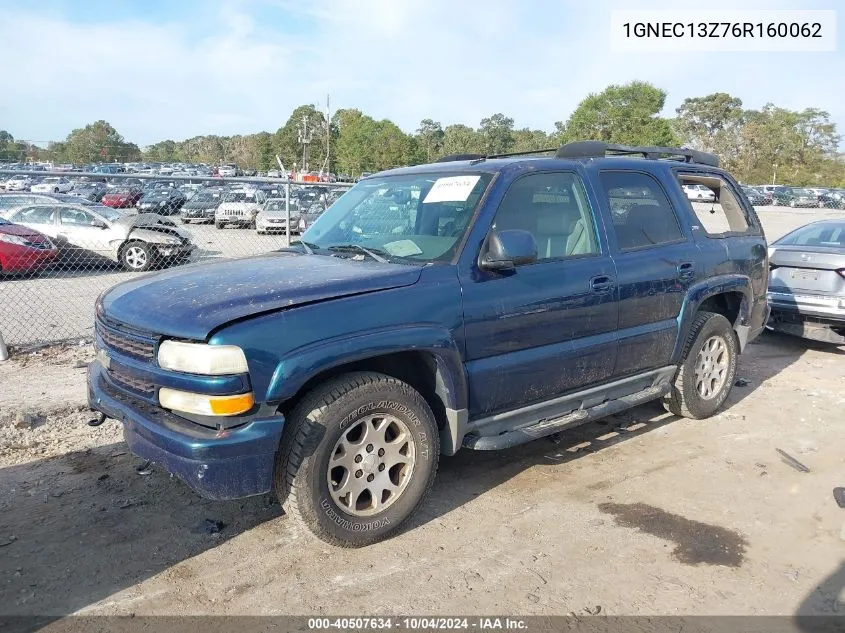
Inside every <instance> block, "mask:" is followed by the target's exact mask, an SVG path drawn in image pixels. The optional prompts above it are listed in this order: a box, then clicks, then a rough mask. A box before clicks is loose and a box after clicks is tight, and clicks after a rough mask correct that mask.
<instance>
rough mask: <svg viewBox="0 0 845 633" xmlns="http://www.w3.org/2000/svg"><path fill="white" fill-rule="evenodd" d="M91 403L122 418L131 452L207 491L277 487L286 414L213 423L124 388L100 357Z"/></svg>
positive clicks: (224, 493) (215, 495) (223, 495)
mask: <svg viewBox="0 0 845 633" xmlns="http://www.w3.org/2000/svg"><path fill="white" fill-rule="evenodd" d="M88 405H89V406H90V407H91V408H92V409H93V410H95V411H99V412H101V413H103V414H104V415H105V416H106V417H109V418H112V419H114V420H118V421H120V422H122V423H123V437H124V439H125V440H126V443H127V444H128V445H129V449H130V450H131V451H132V453H134V454H135V455H137V456H138V457H141V458H143V459H148V460H150V461H152V462H155V463H157V464H159V465H161V466H163V467H164V468H165V469H166V470H167V471H168V472H170V473H172V474H173V475H176V476H177V477H179V478H180V479H182V480H183V481H184V482H185V483H187V484H188V486H190V487H191V488H193V489H194V490H195V491H196V492H197V493H199V494H200V495H202V496H203V497H206V498H208V499H239V498H241V497H248V496H251V495H257V494H263V493H266V492H269V491H270V490H271V489H272V487H273V468H274V465H275V461H276V452H277V450H278V448H279V441H280V439H281V435H282V429H283V427H284V417H283V416H281V415H277V416H273V417H268V418H259V419H254V420H252V421H251V422H248V423H246V424H244V425H243V426H239V427H235V428H232V429H224V430H217V429H212V428H208V427H205V426H202V425H199V424H196V423H194V422H190V421H189V420H186V419H184V418H182V417H180V416H178V415H175V414H173V413H171V412H170V411H167V410H165V409H161V408H159V407H156V406H153V405H151V404H149V403H147V402H144V401H142V400H139V399H136V398H133V397H132V396H130V395H128V394H126V393H125V392H122V391H121V390H120V389H118V388H117V387H116V386H115V385H114V384H113V383H112V382H111V381H110V380H109V378H108V372H107V371H106V369H105V367H103V365H102V364H101V363H100V361H94V362H93V363H91V364H90V365H89V367H88Z"/></svg>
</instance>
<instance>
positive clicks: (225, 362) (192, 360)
mask: <svg viewBox="0 0 845 633" xmlns="http://www.w3.org/2000/svg"><path fill="white" fill-rule="evenodd" d="M158 364H159V365H160V366H161V367H162V368H164V369H172V370H173V371H181V372H186V373H189V374H202V375H204V376H220V375H224V374H245V373H247V372H248V371H249V367H248V366H247V363H246V356H244V352H243V350H242V349H241V348H240V347H237V346H235V345H206V344H204V343H183V342H181V341H164V342H163V343H162V344H161V345H159V348H158Z"/></svg>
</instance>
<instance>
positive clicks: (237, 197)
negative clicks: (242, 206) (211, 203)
mask: <svg viewBox="0 0 845 633" xmlns="http://www.w3.org/2000/svg"><path fill="white" fill-rule="evenodd" d="M223 202H255V194H254V193H246V192H243V191H230V192H229V193H227V194H226V195H224V196H223Z"/></svg>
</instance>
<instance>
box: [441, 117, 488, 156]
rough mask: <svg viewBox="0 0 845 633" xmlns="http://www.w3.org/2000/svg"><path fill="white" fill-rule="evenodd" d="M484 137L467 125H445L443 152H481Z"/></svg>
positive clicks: (482, 150)
mask: <svg viewBox="0 0 845 633" xmlns="http://www.w3.org/2000/svg"><path fill="white" fill-rule="evenodd" d="M484 151H485V150H484V139H483V138H482V137H481V135H480V134H479V133H478V132H476V131H475V130H473V129H472V128H471V127H469V126H467V125H461V124H459V123H458V124H455V125H447V126H446V129H444V130H443V153H444V154H483V153H484Z"/></svg>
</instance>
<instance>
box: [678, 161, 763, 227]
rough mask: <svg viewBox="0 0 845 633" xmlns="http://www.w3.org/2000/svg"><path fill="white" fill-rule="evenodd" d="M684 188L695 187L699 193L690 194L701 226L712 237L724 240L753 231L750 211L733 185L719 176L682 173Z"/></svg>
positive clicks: (688, 195) (681, 180)
mask: <svg viewBox="0 0 845 633" xmlns="http://www.w3.org/2000/svg"><path fill="white" fill-rule="evenodd" d="M678 178H679V180H680V182H681V184H682V185H685V186H686V185H694V186H695V188H696V194H695V195H694V196H693V195H690V194H687V199H688V200H689V203H690V206H691V207H692V210H693V212H694V213H695V217H696V218H698V223H699V225H701V228H702V229H703V230H704V233H705V234H706V235H707V236H708V237H724V236H725V235H728V234H731V233H745V232H747V231H748V230H749V228H750V225H751V223H750V222H749V219H748V216H747V215H746V211H745V209H744V208H743V206H742V204H741V203H740V201H739V199H738V197H737V196H736V195H735V194H734V192H733V189H732V188H731V186H730V185H729V184H728V183H727V181H725V180H724V179H723V178H719V177H718V176H705V175H699V174H680V175H679V176H678Z"/></svg>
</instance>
